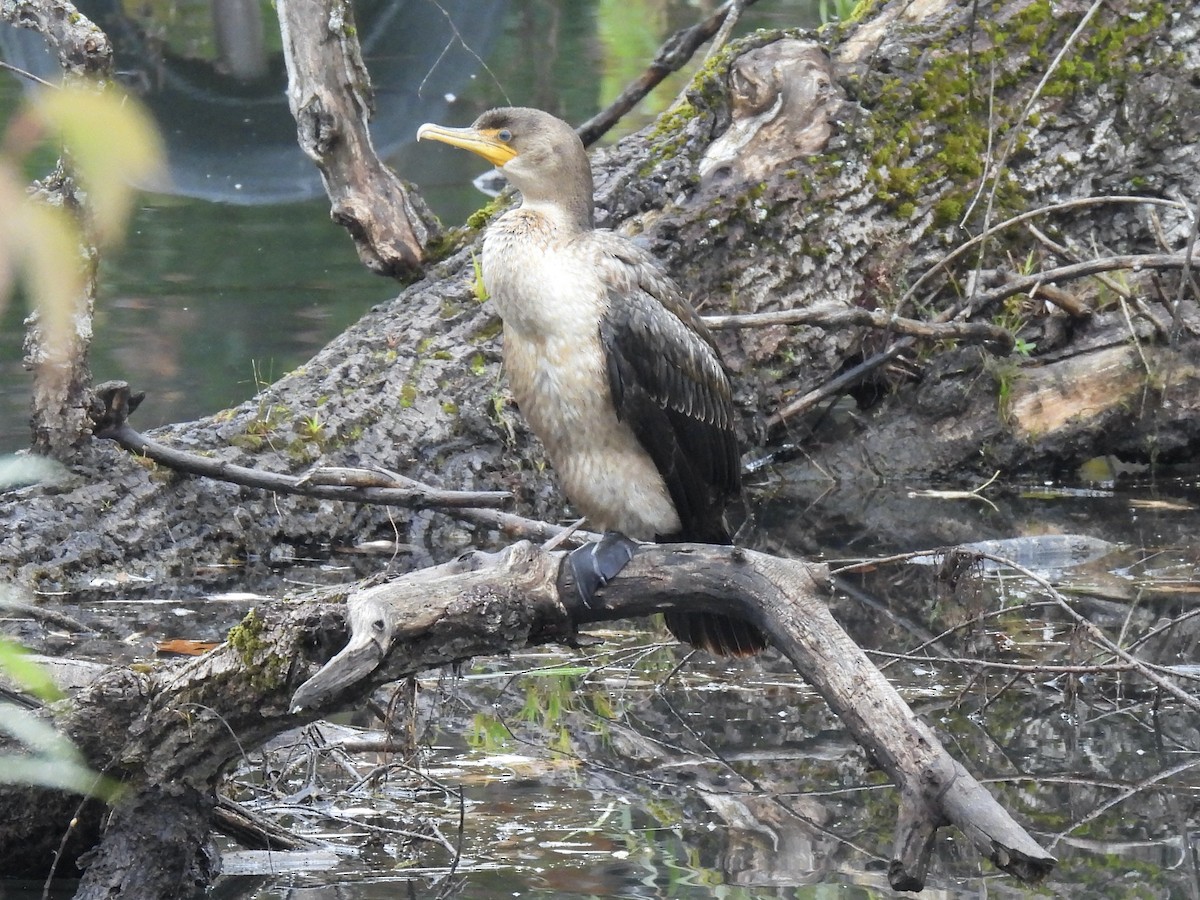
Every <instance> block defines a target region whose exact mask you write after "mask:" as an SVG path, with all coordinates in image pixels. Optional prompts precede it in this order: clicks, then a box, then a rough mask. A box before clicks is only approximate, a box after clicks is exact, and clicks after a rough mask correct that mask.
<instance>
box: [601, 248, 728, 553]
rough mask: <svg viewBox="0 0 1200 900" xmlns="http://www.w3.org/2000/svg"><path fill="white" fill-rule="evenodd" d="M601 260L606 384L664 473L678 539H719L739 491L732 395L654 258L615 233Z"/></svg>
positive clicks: (692, 316)
mask: <svg viewBox="0 0 1200 900" xmlns="http://www.w3.org/2000/svg"><path fill="white" fill-rule="evenodd" d="M617 249H618V251H619V252H614V253H612V254H610V255H609V257H608V258H607V260H606V263H607V267H606V273H605V274H606V276H607V277H606V279H605V281H606V285H607V287H608V305H607V309H606V311H605V313H604V315H603V316H602V318H601V322H600V340H601V344H602V345H603V347H604V353H605V363H606V366H607V371H608V381H609V388H610V390H611V392H612V397H613V403H614V404H615V406H616V410H617V415H618V417H619V418H620V419H621V420H622V421H624V422H626V423H628V424H629V426H630V427H631V428H632V429H633V431H634V434H635V435H636V436H637V438H638V441H639V442H640V443H641V444H642V446H643V447H645V448H646V451H647V452H648V453H649V454H650V457H651V459H653V460H654V464H655V467H656V468H657V469H658V471H659V474H661V475H662V477H663V480H664V481H665V482H666V485H667V490H668V491H669V493H670V495H671V500H672V502H673V503H674V504H675V508H676V511H677V512H678V514H679V519H680V522H681V531H680V533H679V534H677V535H662V536H661V537H664V538H665V537H673V538H676V539H682V540H697V541H709V542H720V541H728V539H729V535H728V532H727V530H726V529H725V526H724V524H723V519H722V511H723V510H724V507H725V505H726V504H727V503H728V502H729V500H730V499H731V498H732V497H734V496H736V495H737V494H738V493H739V492H740V490H741V465H740V457H739V453H738V443H737V434H736V432H735V430H734V413H733V396H732V392H731V390H730V386H729V379H728V377H727V376H726V374H725V370H724V368H723V366H722V365H721V359H720V356H719V354H718V352H717V349H716V345H715V343H714V342H713V340H712V337H711V335H710V334H709V333H708V330H707V329H706V328H705V327H704V324H703V322H702V321H701V320H700V317H699V316H698V315H697V314H696V312H695V311H694V310H693V309H692V307H691V306H690V304H688V302H687V301H686V300H685V299H684V298H683V296H682V295H681V294H680V293H679V290H678V289H677V288H676V287H675V285H674V284H673V283H672V282H671V281H670V279H668V278H667V277H666V276H665V275H663V274H662V273H661V272H660V271H659V269H658V267H657V265H656V264H655V263H654V262H653V259H652V258H651V257H650V256H649V255H648V254H643V253H641V252H640V251H639V249H638V248H637V247H636V246H634V245H631V244H628V243H626V242H624V241H622V242H621V246H619V247H618V248H617Z"/></svg>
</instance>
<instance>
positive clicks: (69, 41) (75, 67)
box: [0, 0, 112, 78]
mask: <svg viewBox="0 0 1200 900" xmlns="http://www.w3.org/2000/svg"><path fill="white" fill-rule="evenodd" d="M0 20H3V21H5V22H8V23H10V24H12V25H15V26H17V27H18V28H32V29H33V30H35V31H37V32H39V33H40V34H41V35H42V36H44V37H45V39H46V43H47V44H48V45H49V46H50V49H51V50H53V51H54V53H55V54H56V55H57V56H58V63H59V65H60V66H62V69H63V71H64V72H69V73H71V74H73V75H89V76H92V77H97V78H107V77H108V76H109V75H110V74H111V70H112V43H111V42H110V41H109V39H108V35H106V34H105V33H104V32H103V31H101V30H100V29H99V28H97V27H96V24H95V23H94V22H93V21H92V20H91V19H89V18H88V17H87V16H85V15H83V13H81V12H80V11H79V10H78V9H76V8H75V4H73V3H71V2H70V0H0Z"/></svg>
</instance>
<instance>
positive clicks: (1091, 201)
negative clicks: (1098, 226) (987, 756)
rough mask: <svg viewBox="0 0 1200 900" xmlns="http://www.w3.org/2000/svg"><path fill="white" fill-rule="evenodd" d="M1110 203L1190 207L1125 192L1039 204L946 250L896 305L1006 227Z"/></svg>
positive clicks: (1159, 198) (908, 299) (912, 295)
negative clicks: (1053, 214)
mask: <svg viewBox="0 0 1200 900" xmlns="http://www.w3.org/2000/svg"><path fill="white" fill-rule="evenodd" d="M1110 203H1115V204H1139V203H1145V204H1147V205H1150V206H1167V207H1170V208H1171V209H1182V210H1184V211H1185V212H1186V211H1187V206H1186V205H1185V204H1183V203H1180V202H1179V201H1177V200H1166V199H1164V198H1162V197H1137V196H1131V195H1125V194H1121V195H1116V196H1112V197H1080V198H1079V199H1076V200H1064V201H1063V202H1061V203H1051V204H1048V205H1047V206H1039V207H1038V208H1037V209H1031V210H1027V211H1026V212H1023V213H1021V214H1020V215H1016V216H1013V217H1012V218H1010V219H1005V220H1004V221H1003V222H999V223H997V224H996V225H993V226H991V227H990V228H987V229H985V230H984V231H982V232H980V233H979V234H977V235H976V236H975V237H973V238H971V239H970V240H968V241H964V242H963V243H961V244H959V245H958V246H957V247H955V248H954V249H953V250H951V251H950V252H949V253H947V254H946V255H945V256H943V257H942V258H941V259H940V260H938V261H937V262H936V263H934V264H933V265H932V266H930V267H929V268H928V269H926V270H925V271H924V272H923V273H921V276H920V277H919V278H918V279H917V280H916V281H914V282H913V284H912V287H910V288H909V289H908V290H907V291H905V292H904V294H903V296H901V298H900V301H899V302H898V303H897V304H896V308H897V309H904V307H905V304H907V303H908V302H909V301H910V300H912V298H913V297H915V296H916V293H917V291H918V290H919V289H920V288H921V287H922V286H923V285H924V284H925V282H927V281H929V279H931V278H932V277H933V276H934V275H936V274H937V273H938V272H940V271H941V270H942V269H945V268H947V267H948V266H949V265H950V263H952V262H954V261H955V260H956V259H958V258H959V257H960V256H962V255H963V254H965V253H966V252H967V251H968V250H970V249H971V248H972V247H974V246H976V245H977V244H980V243H982V242H983V241H986V240H987V239H988V238H990V237H992V236H993V235H995V234H998V233H999V232H1001V231H1004V230H1005V229H1006V228H1011V227H1012V226H1014V225H1020V224H1021V223H1022V222H1027V221H1029V220H1030V219H1037V218H1041V217H1042V216H1047V215H1049V214H1051V213H1056V212H1064V211H1067V210H1073V209H1085V208H1087V207H1091V206H1105V205H1108V204H1110Z"/></svg>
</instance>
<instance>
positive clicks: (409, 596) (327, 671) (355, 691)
mask: <svg viewBox="0 0 1200 900" xmlns="http://www.w3.org/2000/svg"><path fill="white" fill-rule="evenodd" d="M560 562H561V557H558V555H557V554H547V553H545V552H543V551H539V550H537V549H536V548H535V547H533V546H532V545H529V544H518V545H514V546H513V547H510V548H508V550H506V551H504V552H503V553H502V554H500V555H499V556H498V557H496V556H491V555H488V554H468V555H467V556H465V557H462V558H460V560H458V561H457V562H456V563H455V564H453V565H452V566H450V567H446V566H443V567H438V569H434V570H426V571H425V572H422V573H417V574H416V575H414V576H410V577H406V578H402V579H398V580H396V581H392V582H389V583H387V584H384V585H378V586H376V587H373V588H369V589H367V590H365V591H362V592H359V593H358V594H355V595H354V596H353V597H352V598H351V599H350V601H349V609H348V618H349V622H350V632H351V637H350V641H349V642H348V643H347V645H346V646H345V648H343V650H342V651H341V652H339V653H338V654H337V656H335V657H334V658H333V659H332V660H330V662H329V663H328V664H326V665H325V666H324V667H323V668H322V669H321V671H320V672H318V673H317V674H316V675H315V676H313V678H312V679H311V680H309V681H308V682H306V683H305V684H304V685H303V686H302V687H301V688H300V689H299V690H298V691H297V692H296V695H295V696H294V697H293V699H292V707H293V709H294V710H297V711H300V712H310V711H313V710H318V709H322V708H337V707H340V706H343V705H345V704H346V703H348V702H353V701H354V700H355V698H357V697H361V696H362V695H363V694H364V693H365V692H366V691H367V690H369V689H370V688H372V687H373V686H375V685H378V684H381V683H384V682H387V681H391V680H395V679H397V678H401V677H405V676H407V675H410V674H412V673H413V671H414V669H413V663H412V657H413V652H414V649H416V648H418V647H420V648H424V647H427V646H429V644H430V636H429V630H430V628H432V627H438V628H441V627H444V625H445V623H446V622H447V620H448V619H449V618H450V617H451V616H452V610H455V609H457V608H461V605H462V603H463V602H464V598H467V599H469V600H470V601H471V602H473V603H476V604H479V603H482V604H483V609H486V610H487V612H486V614H484V615H482V616H480V615H479V613H478V612H477V613H476V614H475V618H481V619H484V620H485V621H486V622H489V623H490V622H493V621H494V622H495V624H494V625H489V627H496V628H499V629H501V630H507V629H511V631H512V633H513V634H514V636H517V635H527V636H528V637H529V638H530V639H536V638H538V637H539V628H538V627H537V626H534V627H532V628H531V627H530V625H529V624H528V623H527V620H526V619H525V617H524V616H517V617H514V618H513V619H512V621H511V623H509V622H508V617H509V616H512V615H513V608H512V606H511V604H514V603H516V604H518V605H521V604H527V605H530V606H533V607H534V608H538V609H541V610H543V611H544V612H543V614H542V621H543V622H544V624H543V625H542V628H544V629H545V630H544V631H542V633H541V637H542V638H546V639H549V638H551V637H556V638H558V639H560V640H561V639H562V638H563V637H564V636H566V634H564V632H563V631H562V630H561V629H563V628H564V627H567V628H569V629H572V630H573V629H574V628H575V627H576V626H579V625H583V624H587V623H591V622H601V621H609V620H612V619H618V618H626V617H629V616H633V615H645V614H647V613H652V612H661V611H663V610H666V609H671V608H675V607H676V605H677V604H678V603H679V602H680V601H681V598H684V597H686V598H687V599H686V602H687V604H688V608H689V609H708V610H712V611H718V610H720V611H726V612H727V611H729V610H730V609H731V608H732V609H736V610H738V612H739V613H740V614H741V615H743V616H744V617H745V618H746V619H748V620H749V621H752V622H754V624H755V625H757V626H758V627H760V628H762V629H763V630H764V631H766V632H767V633H768V634H770V635H771V637H772V640H773V641H774V643H775V645H776V646H777V647H778V648H779V649H780V650H781V651H782V652H783V653H784V654H785V655H786V656H787V657H788V659H789V660H791V662H792V663H793V664H794V665H795V666H796V668H797V670H798V671H799V672H800V673H801V674H802V675H803V676H804V677H805V679H806V680H807V681H808V682H809V683H810V684H812V685H813V686H814V687H815V688H816V689H817V690H818V691H819V692H820V693H821V695H822V696H823V697H824V698H825V700H826V701H827V702H828V703H829V705H830V706H831V708H832V709H833V710H834V711H835V712H836V713H837V714H838V715H839V716H840V717H841V718H842V720H843V722H844V723H845V724H846V727H847V729H848V730H849V731H850V733H851V734H852V735H853V737H854V738H855V740H857V741H858V742H859V743H860V744H861V745H862V746H863V747H864V748H865V749H866V750H867V752H868V753H870V754H871V756H872V758H873V759H875V760H876V761H877V762H878V763H879V765H880V766H881V767H882V768H883V769H884V770H885V771H886V772H887V773H888V775H889V776H891V778H892V780H893V781H894V782H895V783H896V785H897V786H898V787H899V788H900V795H901V799H900V816H899V821H898V826H897V832H896V837H895V845H894V847H895V849H894V853H893V859H892V862H891V865H890V867H889V878H890V880H891V883H892V885H893V887H895V888H897V889H900V890H920V889H921V887H923V885H924V882H925V877H926V868H927V866H928V860H929V854H930V850H931V847H932V840H933V838H934V835H935V833H936V831H937V829H938V828H939V827H941V826H942V825H944V824H948V823H952V824H955V825H957V826H958V827H959V828H960V829H961V830H962V831H963V832H964V833H965V834H966V835H967V836H968V837H969V838H970V839H971V840H972V842H973V843H974V844H975V846H976V847H977V848H978V849H979V851H980V852H981V853H983V854H984V855H986V856H987V857H988V858H989V859H991V860H992V861H993V862H994V863H995V864H996V865H997V866H999V867H1001V868H1003V869H1005V870H1006V871H1008V872H1010V873H1012V874H1014V875H1016V876H1017V877H1018V878H1021V879H1022V880H1037V879H1039V878H1041V877H1043V876H1044V875H1045V874H1046V873H1047V872H1048V871H1049V870H1050V868H1051V867H1052V866H1053V863H1054V861H1053V859H1052V858H1051V857H1050V856H1049V855H1048V854H1047V853H1046V852H1045V851H1044V850H1042V848H1040V847H1039V846H1038V845H1037V843H1036V842H1035V841H1034V840H1033V839H1032V838H1031V837H1030V836H1029V835H1028V834H1027V833H1026V832H1025V831H1024V830H1023V829H1021V827H1020V826H1019V825H1017V824H1016V823H1015V822H1014V821H1013V820H1012V819H1011V817H1009V815H1008V814H1007V813H1006V812H1005V811H1004V810H1003V809H1002V808H1001V807H1000V806H999V805H998V804H997V803H996V802H995V800H994V799H993V798H992V797H991V795H990V794H988V793H987V792H986V791H985V790H984V789H983V787H982V786H981V785H979V783H978V782H977V781H976V780H975V779H974V778H972V776H971V775H970V774H968V773H967V772H966V770H965V769H963V767H962V766H961V765H959V764H958V763H957V762H955V761H954V760H953V758H952V757H950V755H949V754H948V753H947V752H946V751H945V749H944V748H942V746H941V744H940V743H939V742H938V740H937V738H936V737H935V736H934V735H933V733H932V731H930V730H929V729H928V728H927V727H926V726H925V725H924V724H923V723H921V722H920V721H919V720H918V719H917V718H916V716H915V715H914V714H913V712H912V711H911V710H910V709H909V708H908V706H907V704H905V702H904V701H903V699H902V698H901V697H900V695H899V694H898V693H897V692H896V691H895V689H894V688H892V686H891V685H890V683H889V682H888V681H887V680H886V679H885V678H884V677H883V675H882V674H880V673H879V671H878V670H877V669H876V668H875V666H874V665H873V664H872V663H871V662H870V661H869V660H868V659H867V657H866V655H865V654H864V653H863V651H862V650H861V649H859V648H858V646H857V645H856V644H854V642H853V641H852V640H851V638H850V637H849V636H848V635H847V634H846V633H845V632H844V631H843V630H842V629H841V627H840V626H839V625H838V624H837V623H836V621H835V620H834V619H833V617H832V616H831V615H830V614H829V612H828V610H827V609H826V607H825V604H824V602H823V600H822V599H821V594H822V593H823V588H822V587H821V582H822V581H823V579H824V577H825V570H824V567H821V566H811V565H808V564H805V563H803V562H796V561H785V560H781V559H777V558H775V557H771V556H766V555H764V554H758V553H752V552H748V551H743V550H740V549H737V548H732V547H708V546H702V545H674V546H666V545H653V546H646V547H644V548H642V550H641V552H639V553H638V554H637V555H635V557H634V559H633V561H632V562H631V563H630V564H629V566H628V567H627V568H626V569H625V570H624V571H623V572H622V573H621V575H620V576H619V577H618V578H617V579H616V580H615V581H613V582H612V583H611V584H610V585H609V586H608V587H607V588H606V589H605V590H604V591H602V592H601V595H600V597H599V598H598V599H597V601H596V602H594V603H593V605H592V606H584V605H582V603H581V602H580V601H579V600H578V599H577V595H576V593H575V590H574V586H573V584H572V583H571V574H570V567H567V566H563V567H561V568H560V566H559V563H560ZM500 598H503V601H501V600H500ZM522 598H523V599H522ZM567 634H569V632H567ZM447 637H448V636H443V637H442V638H439V642H440V640H442V639H446V638H447ZM435 643H437V642H435Z"/></svg>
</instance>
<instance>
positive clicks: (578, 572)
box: [567, 531, 638, 607]
mask: <svg viewBox="0 0 1200 900" xmlns="http://www.w3.org/2000/svg"><path fill="white" fill-rule="evenodd" d="M637 546H638V545H637V544H636V543H635V542H634V541H631V540H630V539H629V538H627V537H625V535H623V534H621V533H620V532H619V531H606V532H605V533H604V537H602V538H601V539H600V540H598V541H594V542H593V543H590V544H584V545H583V546H582V547H579V548H578V549H576V550H572V551H571V552H570V553H569V554H568V555H567V562H568V563H569V564H570V566H571V574H572V575H574V576H575V589H576V590H578V591H579V596H580V598H581V599H582V600H583V605H584V606H587V607H591V606H592V601H593V599H595V596H596V591H598V590H600V588H602V587H604V586H605V585H606V584H608V583H609V581H611V580H612V579H613V578H616V577H617V575H618V574H619V573H620V571H621V570H622V569H623V568H625V566H626V564H628V562H629V561H630V560H631V559H633V554H634V553H636V552H637Z"/></svg>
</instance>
